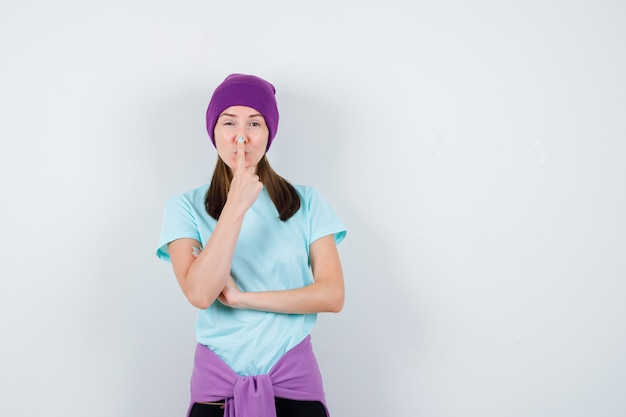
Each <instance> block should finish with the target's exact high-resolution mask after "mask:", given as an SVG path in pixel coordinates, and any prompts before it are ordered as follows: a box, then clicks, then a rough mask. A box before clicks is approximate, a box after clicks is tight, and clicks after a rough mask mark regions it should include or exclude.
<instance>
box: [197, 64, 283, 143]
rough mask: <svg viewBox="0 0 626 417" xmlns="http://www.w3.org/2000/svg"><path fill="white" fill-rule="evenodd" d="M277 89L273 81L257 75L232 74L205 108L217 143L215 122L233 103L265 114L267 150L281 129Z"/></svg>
mask: <svg viewBox="0 0 626 417" xmlns="http://www.w3.org/2000/svg"><path fill="white" fill-rule="evenodd" d="M275 94H276V89H275V88H274V86H273V85H272V84H270V83H269V82H267V81H265V80H264V79H262V78H259V77H256V76H254V75H245V74H231V75H229V76H228V77H226V79H225V80H224V81H223V82H222V83H221V84H220V85H218V86H217V88H216V89H215V91H214V92H213V96H212V97H211V101H210V102H209V108H208V109H207V111H206V128H207V131H208V132H209V137H210V138H211V142H213V146H215V134H214V129H215V124H216V123H217V119H218V117H219V116H220V114H221V113H222V112H223V111H224V110H226V109H227V108H229V107H231V106H247V107H252V108H253V109H255V110H257V111H258V112H260V113H261V114H262V115H263V118H264V119H265V123H266V124H267V127H268V129H269V131H270V135H269V138H268V140H267V148H266V150H267V149H269V148H270V145H271V144H272V140H273V139H274V136H276V131H277V130H278V105H277V104H276V97H275Z"/></svg>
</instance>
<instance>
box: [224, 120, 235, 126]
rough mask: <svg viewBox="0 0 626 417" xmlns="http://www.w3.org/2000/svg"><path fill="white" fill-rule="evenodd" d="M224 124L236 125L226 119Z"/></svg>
mask: <svg viewBox="0 0 626 417" xmlns="http://www.w3.org/2000/svg"><path fill="white" fill-rule="evenodd" d="M222 124H223V125H224V126H234V125H235V124H234V123H233V122H232V121H230V120H226V121H225V122H224V123H222Z"/></svg>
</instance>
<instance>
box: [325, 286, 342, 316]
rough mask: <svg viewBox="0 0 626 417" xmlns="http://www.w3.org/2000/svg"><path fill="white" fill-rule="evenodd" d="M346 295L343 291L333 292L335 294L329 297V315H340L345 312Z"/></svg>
mask: <svg viewBox="0 0 626 417" xmlns="http://www.w3.org/2000/svg"><path fill="white" fill-rule="evenodd" d="M345 298H346V297H345V293H344V291H343V289H341V290H336V291H333V293H332V294H331V295H330V296H329V297H328V301H329V302H328V310H327V311H328V312H329V313H339V312H340V311H341V310H343V305H344V302H345Z"/></svg>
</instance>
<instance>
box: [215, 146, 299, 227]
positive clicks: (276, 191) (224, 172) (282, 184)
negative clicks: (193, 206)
mask: <svg viewBox="0 0 626 417" xmlns="http://www.w3.org/2000/svg"><path fill="white" fill-rule="evenodd" d="M256 174H257V175H258V176H259V180H260V181H261V182H262V183H263V185H265V187H266V188H267V193H268V194H269V196H270V198H271V199H272V202H273V203H274V206H275V207H276V210H277V211H278V217H279V218H280V219H281V220H282V221H287V220H289V218H291V216H293V215H294V214H296V212H297V211H298V210H299V209H300V196H299V195H298V192H297V191H296V189H295V188H294V186H293V185H291V184H290V183H289V181H287V180H286V179H284V178H283V177H281V176H280V175H278V174H277V173H276V171H274V170H273V169H272V167H271V166H270V163H269V161H268V160H267V157H266V156H265V155H263V158H261V160H260V161H259V163H258V164H257V168H256ZM232 179H233V176H232V173H231V172H230V169H229V168H228V166H227V165H226V164H225V163H224V161H223V160H222V158H220V157H219V155H218V157H217V163H216V164H215V170H214V171H213V178H212V179H211V185H210V186H209V189H208V190H207V192H206V195H205V196H204V206H205V207H206V212H207V213H208V214H209V216H211V217H213V218H214V219H215V220H217V219H219V217H220V214H222V210H223V209H224V205H225V204H226V198H227V196H228V189H229V188H230V182H231V181H232Z"/></svg>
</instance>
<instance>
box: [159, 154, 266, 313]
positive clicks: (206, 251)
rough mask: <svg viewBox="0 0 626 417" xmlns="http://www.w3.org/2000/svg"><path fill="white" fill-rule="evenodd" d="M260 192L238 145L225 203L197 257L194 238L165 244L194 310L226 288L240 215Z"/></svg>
mask: <svg viewBox="0 0 626 417" xmlns="http://www.w3.org/2000/svg"><path fill="white" fill-rule="evenodd" d="M262 189H263V184H262V183H261V182H260V181H259V177H257V176H256V175H255V173H254V170H253V168H248V167H246V166H245V160H244V145H243V144H242V143H240V144H238V145H237V168H236V170H235V173H234V175H233V180H232V181H231V184H230V189H229V191H228V198H227V199H226V204H225V205H224V209H223V210H222V213H221V215H220V218H219V220H218V221H217V224H216V225H215V229H214V230H213V233H212V234H211V237H210V238H209V240H208V242H207V243H206V245H205V246H204V247H203V248H202V251H201V252H200V254H199V255H198V256H197V257H196V256H194V246H196V247H202V246H201V244H200V242H198V241H197V240H195V239H177V240H174V241H172V242H170V243H169V244H168V251H169V255H170V260H171V262H172V266H173V267H174V274H175V275H176V279H177V280H178V283H179V284H180V287H181V289H182V290H183V293H184V294H185V296H186V297H187V299H188V300H189V302H190V303H191V304H192V305H193V306H194V307H197V308H200V309H205V308H208V307H209V306H210V305H211V304H213V301H215V299H216V298H217V296H218V295H219V294H220V293H221V292H222V290H223V289H224V287H225V286H226V283H227V280H228V279H229V278H230V270H231V264H232V260H233V254H234V253H235V246H236V245H237V239H238V238H239V232H240V231H241V225H242V223H243V218H244V215H245V214H246V211H247V210H248V208H250V206H252V204H254V202H255V201H256V199H257V197H258V196H259V194H260V193H261V190H262Z"/></svg>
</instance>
